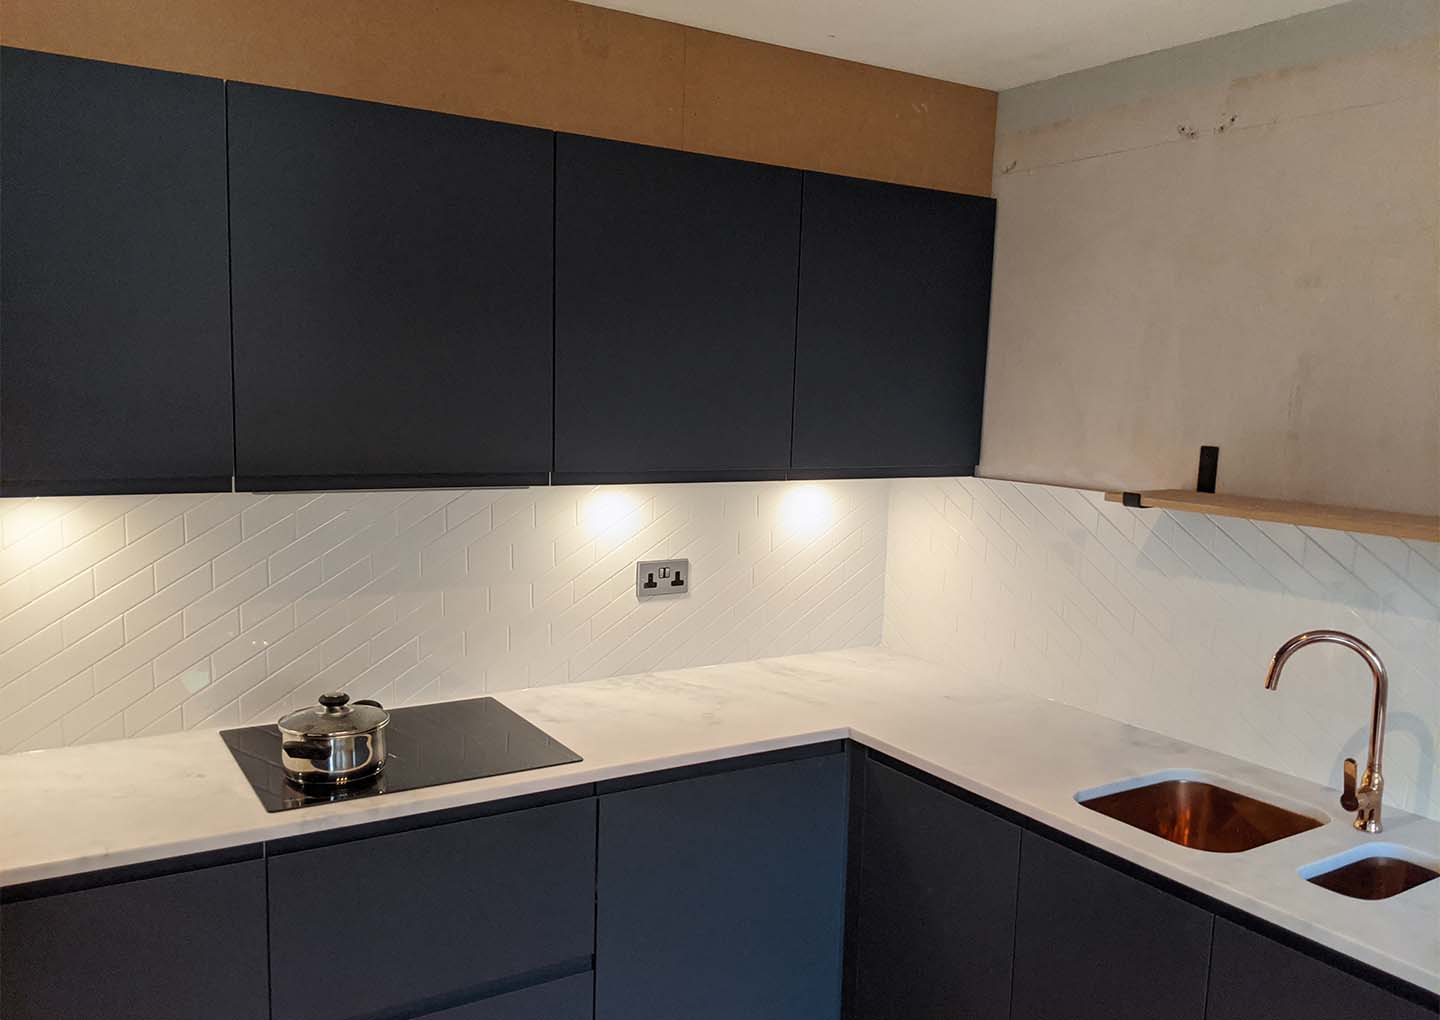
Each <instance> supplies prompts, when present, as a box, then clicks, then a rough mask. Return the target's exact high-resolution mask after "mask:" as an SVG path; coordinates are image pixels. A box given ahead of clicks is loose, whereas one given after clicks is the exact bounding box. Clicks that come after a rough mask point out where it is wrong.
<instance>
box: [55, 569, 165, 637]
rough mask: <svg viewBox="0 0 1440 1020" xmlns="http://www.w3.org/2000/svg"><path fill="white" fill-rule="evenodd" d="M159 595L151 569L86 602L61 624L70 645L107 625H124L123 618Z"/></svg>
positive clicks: (134, 575) (132, 576)
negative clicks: (141, 604)
mask: <svg viewBox="0 0 1440 1020" xmlns="http://www.w3.org/2000/svg"><path fill="white" fill-rule="evenodd" d="M154 594H155V579H154V578H153V577H152V576H151V575H150V571H149V570H144V571H141V572H140V573H138V574H132V575H131V576H130V577H129V578H128V579H127V580H124V581H121V582H120V583H119V584H117V585H115V586H114V587H112V588H110V589H109V590H108V591H105V592H103V593H101V594H99V595H97V596H95V598H93V599H91V600H90V601H89V602H86V603H85V604H84V605H83V606H81V607H80V608H79V609H77V610H75V611H74V612H73V613H70V614H68V615H67V616H66V617H65V618H64V619H62V620H61V621H60V627H61V632H62V633H63V634H64V636H65V643H66V644H67V645H70V644H74V643H75V642H76V641H78V640H80V639H81V638H82V637H84V636H85V635H86V634H89V633H91V632H92V631H94V630H96V629H98V628H100V627H102V626H104V625H105V624H107V623H112V622H113V623H117V624H119V623H120V622H121V617H123V616H124V614H125V613H126V612H127V611H128V610H130V609H133V608H135V607H136V606H137V605H139V604H140V603H141V602H143V601H145V600H146V599H148V598H149V597H150V596H151V595H154Z"/></svg>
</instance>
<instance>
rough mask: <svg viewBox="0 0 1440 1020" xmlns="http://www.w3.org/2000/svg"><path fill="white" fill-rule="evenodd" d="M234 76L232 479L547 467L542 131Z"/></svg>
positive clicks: (547, 253) (326, 480)
mask: <svg viewBox="0 0 1440 1020" xmlns="http://www.w3.org/2000/svg"><path fill="white" fill-rule="evenodd" d="M228 90H229V91H228V94H229V122H230V218H231V260H232V275H233V289H234V321H235V429H236V463H237V470H236V474H237V476H238V485H239V487H241V488H245V489H250V488H269V489H285V488H342V487H355V486H360V487H367V488H368V487H377V486H387V485H406V486H410V485H425V486H441V485H482V484H522V485H523V484H535V483H543V482H545V481H546V479H547V473H548V472H549V470H550V459H551V415H550V400H551V362H552V336H551V332H552V331H551V318H552V268H553V266H552V263H553V243H552V241H553V222H552V221H553V200H554V180H553V177H554V174H553V165H554V136H553V134H551V133H550V132H546V131H539V130H535V129H533V128H524V127H516V126H513V125H506V124H494V123H490V122H488V121H481V120H473V119H468V118H464V117H452V116H447V115H444V114H439V113H430V112H426V111H423V110H409V109H402V108H400V107H393V106H383V105H379V104H376V103H363V102H358V101H355V100H350V99H337V98H334V97H330V96H318V95H310V94H308V93H302V92H289V91H285V90H282V89H272V88H262V87H260V86H255V85H241V84H236V83H234V82H232V83H230V84H229V85H228Z"/></svg>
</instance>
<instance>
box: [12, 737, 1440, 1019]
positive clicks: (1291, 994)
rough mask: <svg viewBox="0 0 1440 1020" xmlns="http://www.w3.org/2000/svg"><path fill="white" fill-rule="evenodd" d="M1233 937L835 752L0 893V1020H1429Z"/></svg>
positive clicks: (1195, 902) (941, 789)
mask: <svg viewBox="0 0 1440 1020" xmlns="http://www.w3.org/2000/svg"><path fill="white" fill-rule="evenodd" d="M262 854H263V858H262ZM1294 881H1300V879H1299V878H1298V877H1294ZM1217 915H1218V916H1217ZM1247 923H1248V922H1247V920H1246V919H1245V918H1244V917H1243V916H1242V915H1238V914H1237V913H1236V912H1234V911H1233V910H1232V909H1231V908H1229V907H1225V906H1222V905H1221V904H1218V903H1214V902H1213V901H1210V900H1207V899H1206V898H1205V897H1203V896H1201V895H1199V894H1198V893H1192V892H1190V891H1189V890H1184V889H1182V888H1180V887H1177V886H1175V885H1174V884H1173V883H1168V882H1167V881H1166V880H1165V879H1163V878H1160V877H1159V876H1154V875H1151V874H1149V873H1148V872H1145V871H1143V870H1141V869H1139V868H1136V867H1134V866H1133V865H1129V864H1126V863H1124V862H1121V861H1118V860H1116V859H1114V858H1112V857H1110V856H1109V855H1108V854H1105V853H1104V852H1102V851H1099V850H1095V849H1093V848H1090V847H1088V846H1085V845H1083V844H1080V843H1078V842H1074V841H1071V840H1070V838H1069V837H1067V836H1063V835H1061V834H1058V833H1055V832H1053V831H1052V830H1050V829H1047V828H1045V827H1044V826H1042V825H1040V824H1039V823H1038V822H1034V821H1031V820H1029V819H1026V818H1024V817H1022V816H1020V815H1017V814H1015V813H1014V812H1012V811H1009V810H1007V809H1005V808H1003V807H1000V806H998V805H994V804H991V803H990V802H988V801H985V800H983V799H981V798H979V797H978V796H976V795H974V794H970V793H968V792H965V791H963V790H958V789H956V788H954V787H952V786H949V785H947V784H945V783H943V782H941V781H940V780H937V779H933V778H931V777H929V776H926V775H924V774H923V773H921V772H919V771H918V770H916V769H913V768H911V767H910V766H908V765H905V764H903V763H900V762H898V761H896V760H894V759H891V758H887V757H885V756H884V755H881V754H879V753H877V752H872V751H868V750H866V749H865V748H862V747H860V746H858V745H855V744H853V743H852V744H850V745H849V746H848V748H847V747H845V745H843V744H842V743H841V742H839V741H835V742H831V743H828V744H817V745H812V746H810V747H806V748H793V749H789V750H785V751H776V752H771V753H766V754H760V755H752V756H747V757H745V758H741V759H735V760H731V761H719V762H712V763H708V764H705V765H701V766H694V767H688V768H684V769H679V770H674V771H671V772H665V773H655V774H652V775H648V776H635V777H630V778H626V779H617V780H611V781H608V782H605V783H601V784H598V786H595V785H585V786H580V787H574V788H571V789H568V790H560V791H555V792H553V793H545V794H536V795H531V796H527V797H524V798H518V799H516V800H512V801H509V802H501V803H493V804H484V805H477V806H475V807H473V808H456V809H449V810H446V811H444V812H440V813H437V814H431V815H421V816H418V817H415V818H411V819H403V820H394V821H386V822H377V823H373V824H370V825H364V826H361V827H359V828H355V829H349V830H346V829H341V830H335V831H329V832H319V833H310V834H305V835H300V836H295V837H290V838H287V839H282V840H278V841H275V842H271V843H269V844H267V845H266V846H264V847H263V848H262V847H259V846H252V847H241V848H237V849H232V850H226V851H218V852H215V853H207V854H203V855H197V856H195V857H189V858H182V859H178V860H174V861H167V862H154V863H147V864H143V865H132V866H129V867H125V868H120V869H116V870H114V871H111V872H106V873H96V874H91V875H82V876H73V877H70V878H65V879H51V880H46V881H43V882H38V883H35V884H34V885H28V886H11V887H7V888H5V889H3V890H0V1017H3V1020H840V1018H841V1017H842V1016H843V1017H844V1018H845V1020H1426V1018H1429V1020H1434V1018H1435V1017H1436V1016H1437V1015H1440V1012H1437V1007H1440V997H1437V996H1435V995H1433V994H1431V993H1427V992H1425V991H1423V990H1421V989H1417V988H1415V987H1414V986H1409V985H1406V984H1405V983H1404V982H1400V981H1398V980H1396V979H1394V978H1387V977H1385V976H1383V975H1380V974H1379V973H1378V972H1371V971H1369V969H1368V968H1366V967H1364V965H1362V964H1359V963H1358V962H1355V961H1345V960H1344V959H1343V958H1339V957H1337V956H1336V955H1335V954H1333V953H1329V952H1328V951H1327V950H1322V949H1319V948H1318V947H1308V948H1307V944H1306V943H1305V942H1304V940H1301V939H1297V938H1295V937H1294V936H1289V935H1286V934H1284V933H1282V932H1279V931H1278V930H1276V929H1273V928H1270V927H1269V926H1267V925H1265V924H1264V923H1263V922H1259V921H1256V922H1254V924H1253V925H1250V926H1249V927H1247V926H1246V925H1247ZM1327 954H1328V955H1327Z"/></svg>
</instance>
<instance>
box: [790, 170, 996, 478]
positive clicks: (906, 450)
mask: <svg viewBox="0 0 1440 1020" xmlns="http://www.w3.org/2000/svg"><path fill="white" fill-rule="evenodd" d="M804 191H805V201H804V217H803V227H802V234H803V238H802V241H801V246H800V301H799V327H798V340H799V345H798V350H797V352H796V361H795V446H794V451H793V460H792V463H793V472H792V473H793V474H794V475H795V476H796V477H812V478H813V477H826V476H833V477H847V476H865V475H926V474H929V475H937V474H970V473H972V472H973V470H974V467H975V464H976V463H977V462H978V461H979V459H980V414H981V404H982V400H983V398H984V393H985V349H986V341H987V338H988V331H989V322H990V273H991V262H992V252H993V249H994V236H995V203H994V201H993V200H992V199H988V198H975V197H972V196H968V195H954V194H950V193H947V192H942V191H926V190H924V189H920V188H910V187H904V186H901V185H895V184H880V183H877V182H875V181H862V180H854V179H851V178H846V177H835V176H831V175H827V174H817V173H806V174H805V186H804Z"/></svg>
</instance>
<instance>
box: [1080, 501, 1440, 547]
mask: <svg viewBox="0 0 1440 1020" xmlns="http://www.w3.org/2000/svg"><path fill="white" fill-rule="evenodd" d="M1127 495H1129V496H1130V497H1131V502H1130V504H1129V505H1132V506H1134V505H1136V503H1135V497H1138V498H1139V502H1138V505H1139V506H1141V507H1154V508H1155V509H1157V510H1183V511H1187V512H1189V513H1197V514H1213V515H1215V516H1217V517H1245V518H1248V519H1250V520H1252V521H1277V522H1279V523H1281V524H1303V525H1306V526H1307V527H1311V528H1332V529H1334V530H1336V531H1358V532H1361V533H1362V534H1366V535H1389V536H1390V537H1391V538H1414V539H1420V540H1421V541H1425V542H1440V516H1434V517H1432V516H1427V515H1425V514H1401V513H1395V512H1393V511H1390V510H1362V509H1358V508H1356V507H1348V506H1325V505H1323V504H1321V503H1294V502H1291V501H1289V500H1283V499H1255V498H1253V497H1250V496H1222V495H1219V494H1217V493H1214V492H1190V491H1188V490H1186V489H1159V490H1152V491H1149V492H1131V493H1124V492H1107V493H1105V499H1106V500H1108V501H1109V502H1111V503H1125V502H1126V500H1125V497H1126V496H1127Z"/></svg>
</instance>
